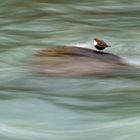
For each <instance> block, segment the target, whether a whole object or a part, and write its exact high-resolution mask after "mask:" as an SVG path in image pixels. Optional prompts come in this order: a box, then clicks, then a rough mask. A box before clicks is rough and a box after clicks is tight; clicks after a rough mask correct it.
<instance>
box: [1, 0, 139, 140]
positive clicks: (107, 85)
mask: <svg viewBox="0 0 140 140" xmlns="http://www.w3.org/2000/svg"><path fill="white" fill-rule="evenodd" d="M0 3H1V4H0V139H2V140H46V139H47V140H85V139H87V140H93V139H96V140H103V139H106V140H139V137H140V112H139V110H140V107H139V106H140V94H139V93H140V74H139V73H137V74H132V75H131V76H124V77H123V76H122V77H121V76H120V77H112V78H96V77H90V78H88V77H87V78H55V77H53V78H50V77H47V76H45V77H43V76H41V75H38V74H36V73H34V72H33V71H32V70H31V69H29V67H28V64H29V60H30V59H32V57H33V54H34V53H35V52H36V51H37V50H40V49H43V48H49V47H53V46H56V45H74V44H75V45H77V44H78V45H82V46H86V47H89V48H90V47H92V44H93V42H92V39H93V38H94V37H100V38H102V39H104V40H106V41H107V42H109V43H110V44H111V45H112V48H108V49H106V51H107V52H110V53H114V54H116V55H119V56H121V57H123V58H124V59H125V60H126V61H128V62H130V63H132V64H136V65H137V66H138V67H139V65H140V63H139V62H140V57H139V56H140V51H139V48H140V45H139V44H140V32H139V30H140V16H139V13H140V2H139V1H137V0H133V1H128V0H118V1H113V0H108V1H99V0H98V1H97V0H94V1H93V0H86V1H84V0H76V1H75V0H71V1H70V0H65V1H64V0H20V1H18V0H7V1H4V0H0Z"/></svg>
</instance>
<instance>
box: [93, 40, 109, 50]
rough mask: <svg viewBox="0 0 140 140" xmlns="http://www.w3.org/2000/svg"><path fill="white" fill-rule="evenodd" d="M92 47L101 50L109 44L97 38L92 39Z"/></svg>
mask: <svg viewBox="0 0 140 140" xmlns="http://www.w3.org/2000/svg"><path fill="white" fill-rule="evenodd" d="M94 47H95V48H96V49H98V50H103V49H105V48H107V47H111V46H109V45H107V44H106V43H105V42H104V41H103V40H100V39H98V38H95V39H94Z"/></svg>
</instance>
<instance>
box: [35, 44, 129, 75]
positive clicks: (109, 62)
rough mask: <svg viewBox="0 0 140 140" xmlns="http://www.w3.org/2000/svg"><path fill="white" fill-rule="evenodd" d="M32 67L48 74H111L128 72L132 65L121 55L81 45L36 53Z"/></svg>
mask: <svg viewBox="0 0 140 140" xmlns="http://www.w3.org/2000/svg"><path fill="white" fill-rule="evenodd" d="M32 67H33V68H34V70H35V71H36V72H39V73H44V74H47V75H48V76H63V77H79V76H90V75H95V76H96V75H101V76H109V75H114V74H120V73H126V72H127V71H129V70H130V69H131V66H130V65H128V64H126V63H125V62H124V61H123V60H122V59H121V58H120V57H118V56H116V55H114V54H111V53H105V52H100V51H95V50H92V49H87V48H79V47H65V46H64V47H58V48H53V49H45V50H41V51H38V52H37V53H36V54H35V58H34V61H33V63H32Z"/></svg>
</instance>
